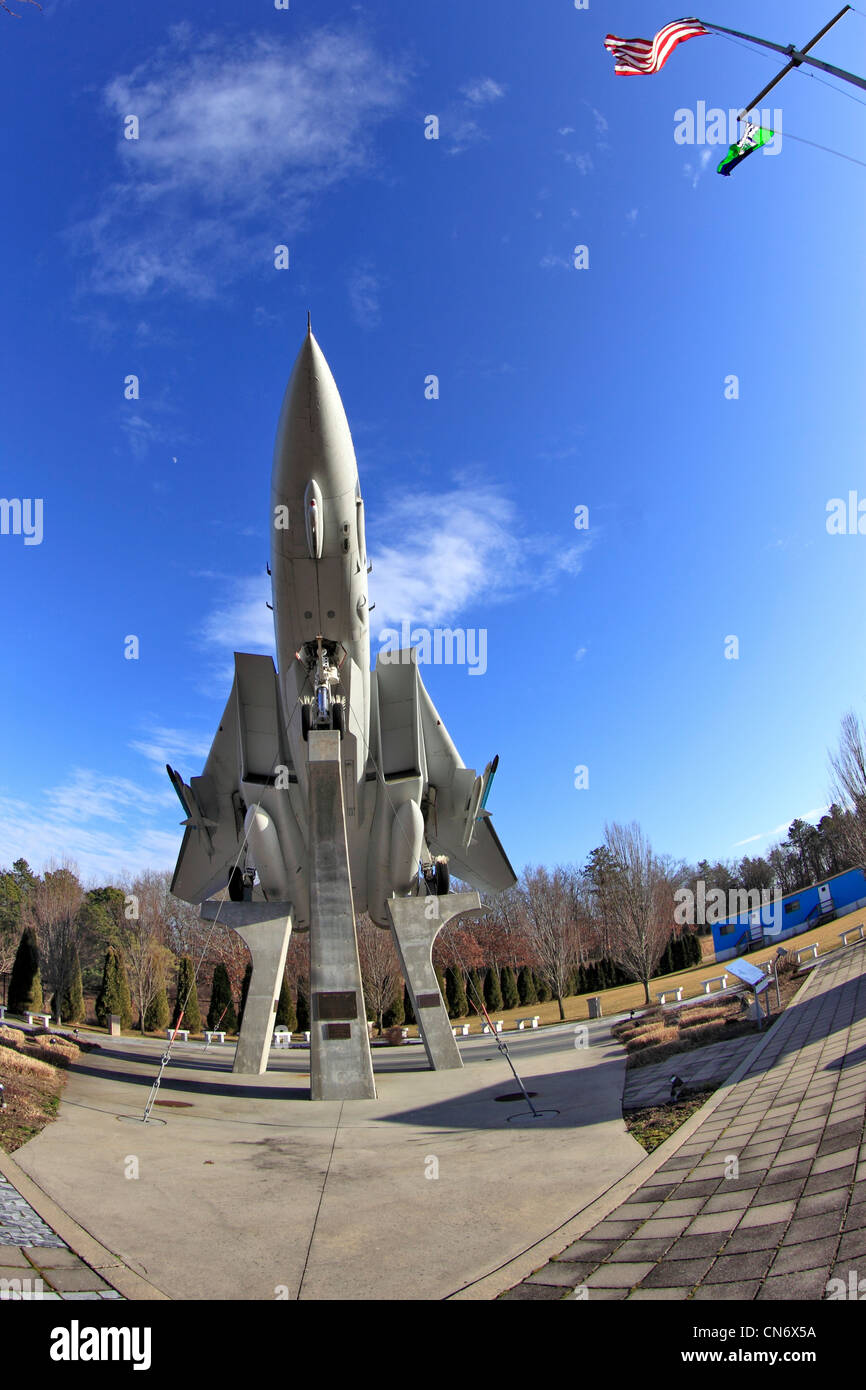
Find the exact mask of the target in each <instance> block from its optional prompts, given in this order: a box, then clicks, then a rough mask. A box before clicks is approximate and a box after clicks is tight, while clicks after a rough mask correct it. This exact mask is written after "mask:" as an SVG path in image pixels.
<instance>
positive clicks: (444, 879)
mask: <svg viewBox="0 0 866 1390" xmlns="http://www.w3.org/2000/svg"><path fill="white" fill-rule="evenodd" d="M421 872H422V875H423V879H424V886H425V890H426V892H427V894H428V896H429V895H433V896H435V897H437V898H443V897H445V895H446V893H450V891H451V873H450V871H449V868H448V860H447V859H446V857H445V855H444V854H439V855H437V856H436V858H435V859H434V860H432V861H431V863H429V864H425V865H423V866H422V871H421Z"/></svg>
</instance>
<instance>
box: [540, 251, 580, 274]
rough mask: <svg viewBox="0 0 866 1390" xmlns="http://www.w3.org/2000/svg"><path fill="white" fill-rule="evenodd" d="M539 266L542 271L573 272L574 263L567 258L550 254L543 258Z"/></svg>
mask: <svg viewBox="0 0 866 1390" xmlns="http://www.w3.org/2000/svg"><path fill="white" fill-rule="evenodd" d="M538 264H539V265H540V266H541V269H542V270H557V269H558V270H571V268H572V265H573V262H572V261H569V260H567V259H566V258H565V256H554V255H552V254H550V253H548V255H546V256H542V258H541V260H540V261H539V262H538Z"/></svg>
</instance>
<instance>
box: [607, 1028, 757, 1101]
mask: <svg viewBox="0 0 866 1390" xmlns="http://www.w3.org/2000/svg"><path fill="white" fill-rule="evenodd" d="M754 1046H755V1035H754V1033H751V1034H748V1035H747V1036H746V1037H742V1038H731V1040H730V1041H729V1042H718V1043H711V1044H710V1045H709V1047H699V1048H696V1049H695V1051H694V1052H683V1053H681V1054H680V1055H679V1056H678V1057H670V1058H668V1060H667V1061H666V1062H654V1063H653V1064H652V1066H649V1067H633V1068H632V1069H631V1071H627V1072H626V1074H625V1091H624V1092H623V1097H622V1108H623V1110H640V1109H641V1108H642V1107H643V1106H645V1105H664V1104H665V1103H666V1102H667V1101H669V1100H670V1098H671V1077H672V1076H673V1074H674V1072H676V1074H677V1076H681V1077H682V1079H683V1081H684V1082H685V1083H686V1086H687V1087H688V1089H689V1090H690V1091H693V1092H694V1091H709V1090H712V1089H714V1088H715V1087H716V1086H721V1084H722V1082H724V1081H726V1080H727V1079H728V1077H729V1076H730V1075H731V1073H732V1072H734V1071H736V1069H737V1067H738V1066H739V1065H740V1063H741V1062H742V1061H743V1060H744V1059H745V1057H746V1056H747V1055H748V1054H749V1052H751V1050H752V1048H753V1047H754Z"/></svg>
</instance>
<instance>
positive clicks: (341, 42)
mask: <svg viewBox="0 0 866 1390" xmlns="http://www.w3.org/2000/svg"><path fill="white" fill-rule="evenodd" d="M405 76H406V74H405V72H404V71H403V70H402V69H401V68H400V66H399V65H398V64H397V63H392V62H390V61H389V60H387V59H386V58H385V57H384V56H383V55H382V54H381V53H379V52H377V51H376V50H375V48H374V47H373V46H372V44H371V42H370V41H369V40H367V39H366V38H364V37H363V36H362V35H361V34H360V33H357V32H352V33H350V32H339V31H337V30H335V29H322V30H318V31H316V32H315V33H313V34H312V35H311V36H310V38H309V39H308V40H307V41H306V43H298V44H292V45H291V46H289V45H287V44H286V43H284V42H282V41H278V40H276V39H271V38H265V37H261V36H260V37H257V38H254V39H247V40H242V41H239V40H238V38H237V37H236V36H232V38H231V39H230V40H229V39H227V38H226V39H224V38H221V37H220V38H218V37H216V36H210V37H208V38H204V39H201V40H197V41H194V40H193V39H192V38H191V35H190V29H189V26H187V25H178V26H176V27H175V28H174V29H173V30H172V34H171V42H170V43H169V45H168V46H167V47H166V48H164V49H162V50H160V51H159V52H157V53H155V54H152V55H151V56H150V57H148V58H147V59H146V60H145V62H143V63H142V64H140V65H139V67H137V68H135V69H134V70H133V71H132V72H130V73H127V74H124V75H121V76H118V77H115V78H114V79H112V81H111V82H109V83H108V85H107V87H106V89H105V93H104V95H105V102H106V105H107V107H108V109H109V111H110V112H111V115H112V121H113V124H114V127H115V129H117V130H118V131H119V132H121V133H120V134H119V137H118V155H119V157H120V158H122V160H123V163H124V166H125V172H124V177H123V180H122V181H121V182H119V183H117V184H115V185H113V186H112V187H111V188H109V189H108V190H107V191H106V193H105V194H104V196H103V198H102V200H101V204H100V206H99V207H98V209H97V211H96V213H95V214H94V215H93V216H92V217H91V218H90V219H89V220H87V221H86V222H83V223H80V224H79V225H78V226H77V227H76V228H73V229H72V232H71V234H70V235H71V237H72V241H73V245H74V246H76V247H77V249H79V250H80V251H83V252H84V253H86V254H88V255H89V256H90V257H91V258H92V284H93V286H94V288H96V289H98V290H101V291H104V292H109V293H110V292H119V293H124V294H128V295H134V296H136V295H144V294H147V293H148V292H150V291H152V290H165V289H169V290H178V291H181V292H183V293H185V294H188V295H191V296H194V297H199V298H208V297H211V296H213V295H214V294H215V293H216V290H217V287H218V286H219V287H222V286H223V285H224V284H225V282H226V280H227V279H230V278H232V277H234V276H236V275H239V274H242V273H243V272H244V271H249V270H250V269H257V268H260V267H261V268H264V267H265V266H267V265H269V264H270V263H271V258H272V256H273V246H274V245H275V244H277V243H279V242H284V241H285V240H286V238H287V237H289V236H291V234H292V233H293V232H295V231H297V229H298V228H299V227H300V226H302V225H303V224H304V222H305V219H306V218H307V216H308V214H309V212H310V208H311V206H312V204H313V202H314V201H315V200H316V199H317V198H318V197H319V196H320V195H322V194H323V193H324V192H326V191H327V190H328V189H329V188H331V187H333V186H334V185H336V184H339V183H341V182H343V181H344V180H346V179H348V178H350V177H353V176H357V175H359V174H362V173H365V172H369V171H370V170H371V168H373V166H374V164H375V159H374V154H373V135H374V133H375V131H376V128H377V127H378V125H379V124H380V123H381V121H382V120H383V119H385V117H387V116H388V115H390V114H391V113H392V112H393V111H394V110H395V108H396V107H397V105H398V103H399V101H400V99H401V95H402V91H403V86H404V83H405ZM133 115H134V116H136V117H137V118H138V122H139V138H138V139H137V140H126V139H124V138H123V135H122V130H123V125H124V120H125V118H126V117H127V116H133Z"/></svg>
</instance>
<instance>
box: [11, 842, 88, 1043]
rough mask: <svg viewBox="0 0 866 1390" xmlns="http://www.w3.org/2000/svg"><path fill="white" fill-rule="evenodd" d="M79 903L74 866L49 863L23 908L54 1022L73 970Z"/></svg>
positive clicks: (80, 896) (79, 889)
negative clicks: (33, 936)
mask: <svg viewBox="0 0 866 1390" xmlns="http://www.w3.org/2000/svg"><path fill="white" fill-rule="evenodd" d="M83 901H84V889H83V888H82V887H81V883H80V882H79V878H78V867H77V865H75V864H73V863H72V862H71V860H64V861H63V863H62V864H59V865H58V864H56V863H54V862H52V864H51V866H50V868H48V869H47V870H46V871H45V873H44V874H43V876H42V878H41V879H39V881H38V882H37V883H36V886H35V888H34V890H33V892H32V894H31V895H30V897H29V899H28V901H27V906H26V909H25V917H26V919H27V925H29V926H32V927H34V928H35V930H36V936H37V940H38V942H39V955H40V970H41V973H42V980H43V983H44V985H45V987H46V994H47V995H48V997H49V998H50V997H51V995H52V994H53V995H54V1011H55V1013H56V1015H57V1022H58V1023H61V1022H62V1018H61V1011H62V1008H63V996H64V994H65V993H66V992H67V990H68V989H69V987H70V985H71V984H72V977H73V974H74V971H75V961H76V956H77V952H78V943H79V938H80V935H81V926H80V921H79V912H80V909H81V904H82V902H83Z"/></svg>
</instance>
